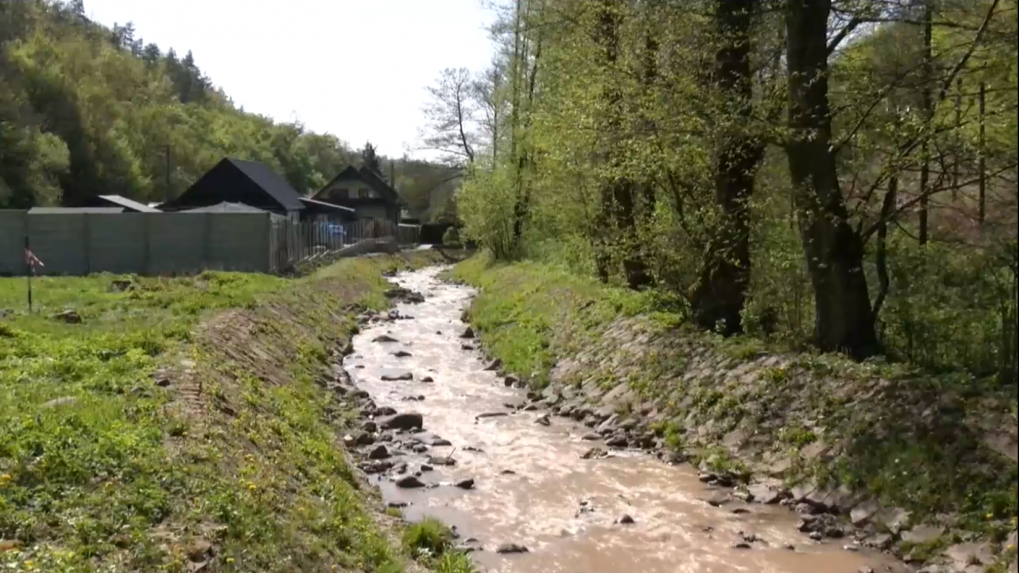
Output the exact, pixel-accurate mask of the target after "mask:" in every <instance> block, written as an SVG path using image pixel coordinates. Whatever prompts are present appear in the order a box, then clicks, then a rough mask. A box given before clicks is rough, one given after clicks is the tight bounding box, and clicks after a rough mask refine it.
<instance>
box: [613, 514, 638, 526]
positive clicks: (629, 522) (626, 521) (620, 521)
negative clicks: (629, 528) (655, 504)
mask: <svg viewBox="0 0 1019 573" xmlns="http://www.w3.org/2000/svg"><path fill="white" fill-rule="evenodd" d="M634 523H637V522H636V521H634V520H633V518H632V517H630V516H629V515H624V516H623V517H620V518H619V519H617V520H616V524H617V525H633V524H634Z"/></svg>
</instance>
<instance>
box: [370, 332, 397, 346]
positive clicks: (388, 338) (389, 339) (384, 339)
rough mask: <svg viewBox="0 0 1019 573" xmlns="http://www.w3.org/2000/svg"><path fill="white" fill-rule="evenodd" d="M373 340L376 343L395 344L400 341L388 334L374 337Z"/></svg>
mask: <svg viewBox="0 0 1019 573" xmlns="http://www.w3.org/2000/svg"><path fill="white" fill-rule="evenodd" d="M373 342H375V343H376V344H395V343H397V342H400V341H399V340H397V339H395V338H393V337H392V336H388V335H385V334H384V335H382V336H380V337H378V338H376V339H375V340H374V341H373Z"/></svg>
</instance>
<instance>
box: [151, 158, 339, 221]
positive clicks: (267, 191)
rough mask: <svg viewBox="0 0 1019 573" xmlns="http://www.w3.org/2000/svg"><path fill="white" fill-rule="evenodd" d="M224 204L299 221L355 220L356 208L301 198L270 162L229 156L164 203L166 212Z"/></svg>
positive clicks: (163, 206)
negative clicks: (264, 162)
mask: <svg viewBox="0 0 1019 573" xmlns="http://www.w3.org/2000/svg"><path fill="white" fill-rule="evenodd" d="M223 203H233V204H240V205H246V206H248V207H253V208H255V209H259V210H262V211H267V212H269V213H274V214H276V215H281V216H284V217H287V218H290V219H292V220H294V221H299V220H342V221H349V220H354V219H356V218H357V217H356V214H355V212H354V210H353V209H350V208H348V207H345V206H342V205H333V204H329V203H323V202H321V201H315V200H313V199H308V198H304V197H301V196H300V194H298V193H297V191H296V190H295V189H294V188H293V187H292V186H291V185H290V183H288V182H287V180H286V179H284V178H283V177H281V176H280V175H279V174H277V173H276V172H275V171H273V170H272V169H271V168H270V167H269V166H268V165H265V164H263V163H256V162H254V161H242V160H240V159H233V158H229V157H228V158H226V159H224V160H222V161H220V162H219V163H218V164H217V165H216V166H215V167H213V168H212V169H210V170H209V171H208V172H207V173H206V174H205V175H203V176H202V177H201V178H200V179H199V180H198V181H196V182H195V184H194V185H192V186H191V187H190V188H188V190H187V191H185V192H184V193H183V194H181V196H180V197H177V198H176V199H174V200H172V201H168V202H166V203H164V204H163V205H161V209H162V210H163V211H191V210H194V209H207V208H210V207H215V206H218V205H220V204H223Z"/></svg>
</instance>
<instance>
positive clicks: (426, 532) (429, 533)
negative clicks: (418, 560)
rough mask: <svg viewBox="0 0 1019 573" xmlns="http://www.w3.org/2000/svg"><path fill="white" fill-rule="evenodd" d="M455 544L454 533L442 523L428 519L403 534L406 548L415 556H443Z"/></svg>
mask: <svg viewBox="0 0 1019 573" xmlns="http://www.w3.org/2000/svg"><path fill="white" fill-rule="evenodd" d="M452 543H453V532H452V531H450V530H449V528H448V527H446V526H445V525H443V524H442V522H440V521H436V520H434V519H426V520H425V521H422V522H421V523H415V524H414V525H411V526H409V527H408V528H407V530H406V531H404V533H403V544H404V546H405V547H406V548H407V549H408V550H409V551H410V552H411V553H414V554H425V555H432V556H434V555H441V554H443V553H444V552H445V551H446V550H447V549H448V548H449V547H450V546H451V544H452Z"/></svg>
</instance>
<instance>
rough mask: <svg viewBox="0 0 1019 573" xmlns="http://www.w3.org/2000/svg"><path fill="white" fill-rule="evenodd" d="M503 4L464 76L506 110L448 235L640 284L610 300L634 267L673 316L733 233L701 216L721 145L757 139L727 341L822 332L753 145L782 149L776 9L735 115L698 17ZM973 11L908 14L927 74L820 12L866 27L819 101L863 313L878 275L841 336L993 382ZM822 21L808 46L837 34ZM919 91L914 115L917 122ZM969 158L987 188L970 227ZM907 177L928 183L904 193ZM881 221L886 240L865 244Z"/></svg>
mask: <svg viewBox="0 0 1019 573" xmlns="http://www.w3.org/2000/svg"><path fill="white" fill-rule="evenodd" d="M510 4H511V5H512V7H515V8H517V10H507V11H506V12H505V14H504V15H503V19H502V20H501V21H500V23H499V24H500V26H499V27H498V28H497V29H498V30H499V32H500V33H499V34H498V35H497V38H498V39H500V40H501V41H502V46H503V48H504V49H503V51H502V52H501V53H500V56H499V60H498V62H497V65H496V66H494V67H493V69H492V70H490V71H488V72H486V75H485V77H486V78H489V79H490V78H491V77H495V78H496V80H497V81H494V82H493V81H488V82H487V83H486V84H485V85H486V86H489V87H493V88H494V86H495V85H498V86H499V87H500V89H491V90H489V91H486V92H485V94H486V97H488V98H489V99H486V100H485V102H488V103H491V102H492V101H494V105H492V106H489V107H486V108H485V109H489V110H492V111H494V110H498V109H502V108H501V107H499V105H498V104H500V103H502V104H505V106H506V108H507V109H511V110H512V113H503V114H502V115H499V116H498V117H499V118H501V123H499V124H498V125H497V127H498V129H497V130H492V129H490V128H489V129H487V130H486V133H485V134H486V135H487V136H490V137H491V140H490V142H489V143H490V150H491V151H492V154H491V156H490V158H487V159H485V160H479V161H478V162H477V163H476V164H475V165H473V166H472V169H470V170H468V172H467V179H466V182H465V184H464V186H463V187H462V188H461V190H460V191H459V193H458V195H457V201H458V205H459V207H460V215H461V217H462V219H463V222H464V225H465V227H464V232H465V235H466V236H467V237H469V238H470V239H471V240H473V241H476V242H477V243H479V244H480V245H482V246H484V247H486V248H488V249H489V251H490V252H491V253H492V254H493V255H494V256H495V258H496V259H498V260H519V259H521V258H527V259H529V260H534V261H538V262H543V263H549V264H552V265H554V266H557V267H565V268H568V269H570V270H571V271H573V272H574V273H576V274H579V275H583V276H599V275H600V278H601V279H602V280H603V281H605V282H608V283H610V284H623V283H624V282H630V283H631V286H641V287H643V288H647V287H646V285H633V284H632V283H633V280H632V276H631V273H632V269H633V268H634V267H639V266H642V267H644V268H645V269H646V271H647V273H648V274H650V276H651V277H652V279H653V282H654V285H653V287H652V289H653V290H655V291H656V292H659V293H662V294H663V295H666V296H668V297H671V298H672V299H673V300H675V301H677V302H678V303H679V304H677V305H676V306H677V307H683V308H684V310H685V307H687V306H696V305H695V304H693V303H696V302H697V297H695V296H694V295H695V294H696V293H697V289H696V287H697V285H698V284H699V283H700V282H701V281H703V280H704V277H705V276H711V275H710V273H709V274H708V275H705V264H706V263H707V262H710V261H712V260H713V258H715V255H716V254H717V253H716V251H717V250H718V249H719V248H721V247H719V245H718V239H717V238H718V237H727V236H731V237H737V236H738V235H740V234H741V233H742V231H741V230H738V229H730V228H727V225H729V224H730V223H729V222H727V220H728V219H727V218H726V217H725V216H723V213H722V212H721V210H720V209H719V206H718V205H716V202H717V200H718V195H717V193H719V192H720V191H719V189H718V187H717V184H718V183H719V181H720V180H722V179H725V178H724V177H721V174H720V173H719V170H720V168H721V167H724V165H720V163H719V161H718V159H719V153H720V152H722V151H723V150H725V149H731V147H732V146H733V145H737V146H738V145H739V143H738V142H739V141H740V139H741V138H749V140H750V141H749V142H750V143H753V142H755V141H766V142H769V145H767V146H766V149H765V152H764V155H763V159H762V161H761V162H760V164H759V166H757V167H756V168H755V169H756V170H755V171H754V173H755V174H756V177H755V178H754V181H753V193H752V195H750V196H749V197H748V199H746V203H745V206H746V208H747V210H748V212H749V217H750V224H749V229H748V230H747V233H748V237H749V244H750V250H751V256H750V259H751V263H750V264H751V267H750V285H749V289H748V291H747V292H746V294H747V299H746V303H745V306H744V309H743V327H744V330H745V331H746V332H748V333H750V334H752V335H754V336H755V337H759V338H763V339H768V340H771V341H776V342H780V343H781V344H783V345H786V346H788V347H791V348H794V349H803V348H805V347H806V346H809V345H811V344H812V343H815V342H816V341H817V334H818V332H817V330H818V329H819V328H821V326H822V325H821V324H820V322H821V321H819V318H820V319H825V317H826V315H824V316H821V317H819V316H818V315H817V313H816V309H817V308H818V301H822V300H825V298H826V297H829V296H837V293H836V292H834V291H833V292H827V293H826V292H815V285H816V284H823V281H822V282H821V283H818V282H817V280H818V277H814V280H812V278H811V276H810V274H809V272H808V267H807V265H806V259H805V257H804V252H805V247H806V246H808V245H809V244H814V243H816V240H817V239H816V237H815V238H814V239H811V240H810V241H808V242H807V243H805V242H804V238H803V235H802V234H801V233H802V231H803V229H804V224H805V222H806V220H807V216H808V215H809V213H806V212H804V211H802V210H800V209H798V208H797V205H796V202H794V201H793V200H792V197H791V196H792V195H793V194H794V193H793V191H794V189H791V175H790V172H789V167H788V157H787V155H788V153H787V151H786V146H784V145H770V143H771V142H778V143H787V142H788V141H789V140H790V137H791V136H792V134H791V132H790V129H789V126H788V125H786V124H787V123H788V114H787V113H783V111H784V109H785V107H786V106H787V100H788V97H787V96H788V94H787V90H788V85H787V84H788V80H789V78H788V77H787V74H786V69H785V67H784V65H783V64H782V59H781V58H776V57H775V54H780V53H781V52H782V50H783V48H784V46H783V42H782V40H781V38H783V37H784V32H783V30H785V29H786V24H787V22H785V20H784V19H785V15H784V14H782V12H781V11H772V10H761V11H759V12H755V13H754V14H753V17H752V18H751V31H750V33H751V35H752V41H751V44H753V46H754V48H753V50H752V53H751V60H752V66H751V67H752V68H753V69H755V70H762V71H761V73H759V74H755V75H754V77H753V78H752V81H751V83H752V85H751V86H749V87H750V88H752V89H751V91H752V93H753V97H752V98H751V100H750V101H749V102H744V101H742V100H740V98H739V97H734V94H732V93H731V92H729V91H726V90H725V89H724V87H723V86H720V85H717V84H716V81H715V78H713V77H712V76H710V75H709V74H706V73H704V72H705V71H707V70H711V69H713V67H714V66H715V65H716V63H717V56H718V54H719V50H722V49H725V48H726V47H727V43H728V42H731V41H732V38H730V37H729V36H728V35H727V34H726V33H719V31H718V30H719V22H717V21H716V16H717V12H716V11H715V10H714V8H716V7H717V6H718V4H717V3H714V2H707V3H704V4H703V6H701V8H703V9H695V8H692V6H693V4H690V3H657V4H656V3H629V4H623V3H612V4H608V3H598V4H592V3H590V2H583V1H580V0H566V1H563V2H556V3H555V6H554V7H552V3H549V2H544V1H538V2H527V3H523V2H513V3H510ZM992 4H993V3H992V2H991V1H989V0H979V1H976V2H954V1H947V0H945V1H942V0H936V1H933V2H929V3H925V4H924V5H925V6H927V5H929V6H931V7H932V9H933V10H934V21H935V26H934V28H935V29H934V33H933V52H934V57H935V60H936V65H935V68H936V70H937V74H935V77H934V78H930V77H926V76H924V75H923V73H922V68H923V67H924V66H921V65H920V64H921V63H922V60H923V49H924V46H923V42H922V37H923V35H922V34H919V33H918V29H919V27H918V26H917V25H916V22H915V21H913V20H916V19H919V16H917V14H916V13H914V12H915V10H913V9H901V10H900V9H895V8H892V7H891V6H889V5H886V4H882V3H860V2H853V1H850V0H846V1H843V0H836V2H835V4H834V9H836V10H838V11H839V13H840V14H842V15H843V16H846V17H847V18H850V17H851V16H852V17H859V18H860V19H861V20H863V21H868V20H871V19H878V20H886V21H887V23H884V24H881V25H875V26H861V27H860V28H859V29H854V30H853V31H852V32H853V33H851V34H848V36H847V38H846V39H845V41H844V42H842V44H840V45H839V46H837V49H836V50H834V51H833V52H832V55H831V56H830V58H829V62H828V65H829V68H830V70H831V74H830V78H829V83H830V90H829V91H830V93H829V94H828V96H827V97H828V99H829V100H830V103H831V107H832V109H833V110H835V111H834V112H833V118H832V123H833V126H832V127H833V133H832V136H831V138H832V144H833V145H832V153H833V155H834V159H835V163H836V169H837V179H838V181H839V184H840V185H841V190H842V191H843V197H842V200H843V201H844V202H845V205H846V207H847V209H846V210H847V220H846V225H847V226H846V229H847V230H848V232H852V233H855V234H856V235H858V237H859V238H860V240H861V243H862V244H863V246H864V252H863V261H862V264H863V266H864V272H865V273H866V277H867V288H868V290H869V294H870V299H871V301H872V303H873V304H876V302H877V298H878V293H880V292H882V288H883V287H882V284H881V283H882V281H881V278H880V274H881V273H880V272H879V267H880V266H881V265H882V264H883V263H881V262H880V259H881V256H884V258H885V259H886V261H887V268H888V270H889V272H890V274H891V279H892V280H891V284H890V285H889V288H888V290H887V292H885V293H884V295H885V296H884V300H883V307H882V309H881V313H880V314H879V316H878V317H877V322H876V324H875V325H871V324H869V323H868V324H866V325H863V327H862V328H863V330H869V329H870V328H871V327H872V326H874V327H876V329H877V330H878V331H879V333H880V336H881V338H882V340H881V342H882V344H883V347H884V349H886V351H887V354H888V355H889V357H890V358H891V359H893V360H905V361H910V362H913V363H915V364H919V365H922V366H924V367H930V368H934V369H937V370H952V369H955V370H959V369H962V370H967V371H969V372H971V373H973V374H975V375H977V376H978V377H980V378H983V377H987V376H991V375H996V376H997V377H998V379H999V381H1000V382H1001V383H1002V384H1006V385H1008V384H1015V381H1016V372H1017V366H1016V362H1017V360H1016V358H1015V354H1016V353H1015V350H1014V349H1015V348H1016V347H1017V344H1016V342H1015V340H1016V335H1015V328H1014V327H1012V326H1010V325H1011V324H1012V323H1015V322H1016V320H1015V319H1014V316H1015V312H1016V311H1015V309H1016V306H1017V305H1016V299H1017V296H1016V294H1015V293H1014V291H1015V285H1016V282H1017V281H1016V278H1015V277H1016V271H1015V263H1014V262H1012V260H1014V257H1012V259H1009V258H1008V257H1007V256H1002V255H1001V252H1002V251H1003V250H1005V249H1007V247H1004V246H1003V245H1002V244H1003V243H1004V244H1006V245H1007V244H1014V240H1015V239H1014V237H1015V234H1014V231H1013V230H1006V229H1013V228H1014V227H1015V222H1016V208H1015V202H1014V200H1013V199H1014V190H1015V181H1014V179H1015V178H1014V171H1015V157H1016V144H1015V141H1016V139H1017V138H1016V133H1017V131H1016V130H1017V122H1016V114H1015V109H1014V99H1015V98H1014V94H1015V86H1016V78H1017V75H1016V70H1017V67H1016V63H1015V58H1014V49H1013V47H1012V42H1011V41H1010V38H1013V37H1014V33H1015V30H1016V26H1015V5H1014V3H1005V4H1000V5H999V6H998V10H997V11H996V12H995V13H994V14H991V15H990V16H991V17H990V18H989V19H988V24H987V29H986V31H985V32H986V33H984V34H982V35H979V36H978V39H979V45H978V46H976V48H975V49H974V50H970V47H971V46H972V44H973V41H974V31H975V30H978V29H980V27H981V24H982V23H983V22H984V20H985V18H987V16H988V10H989V9H990V7H991V6H992ZM607 6H611V7H610V8H609V7H607ZM911 19H912V20H911ZM607 23H611V24H612V25H611V26H610V25H608V24H607ZM836 25H837V24H835V23H833V24H832V29H830V30H829V31H828V32H829V33H828V36H829V37H833V36H838V33H837V32H838V29H837V28H835V26H836ZM664 46H670V48H669V49H668V50H664V49H662V47H664ZM729 47H731V46H729ZM539 54H540V55H539ZM949 73H953V74H955V75H954V76H952V77H951V78H949V77H948V75H949ZM493 74H494V76H493ZM950 80H957V81H950ZM944 82H948V85H946V84H945V83H944ZM981 83H983V84H984V85H985V87H986V90H985V95H986V98H985V102H984V103H985V108H986V109H985V115H984V119H983V121H981V120H980V115H979V114H980V112H979V107H980V106H979V92H980V89H979V87H980V85H981ZM490 84H491V85H490ZM960 84H961V87H960ZM925 94H926V95H929V96H930V98H931V99H932V101H934V110H933V117H926V116H925V115H924V114H923V113H922V111H921V108H922V107H923V106H922V105H921V104H922V103H923V96H925ZM493 98H494V99H493ZM748 108H749V109H748ZM488 119H492V117H489V118H488ZM981 124H982V125H983V127H984V130H983V133H984V136H983V139H982V136H981V133H982V132H981ZM744 151H745V150H744ZM980 158H982V159H983V163H984V164H985V165H986V168H987V174H988V175H987V186H986V187H987V189H986V194H985V195H986V197H985V208H986V210H987V215H988V220H987V221H986V222H985V223H984V224H982V225H981V223H980V221H979V217H978V215H977V213H978V204H977V202H978V196H979V192H978V185H977V181H978V179H979V177H980V165H981V162H980ZM723 163H724V162H723ZM923 165H928V166H933V168H934V169H933V171H932V172H931V177H930V178H928V179H929V180H928V181H927V186H926V187H925V188H921V181H920V177H919V173H920V171H921V168H922V166H923ZM892 179H894V180H895V182H896V184H897V185H896V189H897V193H898V195H897V196H895V197H891V196H890V193H891V188H892V185H891V183H890V181H891V180H892ZM748 191H749V190H748ZM921 193H928V194H929V195H930V203H931V205H932V207H931V209H930V225H929V227H930V229H929V231H930V236H931V238H932V241H931V243H930V244H928V245H926V246H924V247H922V248H921V247H920V246H918V241H917V236H918V221H917V217H916V215H915V213H916V211H917V210H918V209H919V207H920V206H921V204H922V203H921V201H920V197H919V195H920V194H921ZM886 196H887V197H888V198H889V201H890V202H887V209H889V211H888V212H886V213H882V210H883V209H884V208H886V207H885V203H886V202H885V201H884V200H885V198H886ZM621 198H622V199H621ZM621 201H622V202H621ZM800 203H802V201H800ZM801 207H802V205H801ZM882 218H884V219H885V221H884V224H882ZM882 227H884V228H886V229H887V230H888V239H887V243H886V244H882V239H879V237H878V236H877V233H878V229H880V228H882ZM977 229H980V230H979V231H978V230H977ZM736 231H739V232H738V233H737V232H736ZM725 242H726V241H723V243H725ZM882 249H885V250H884V255H881V252H882ZM822 254H823V253H822ZM829 254H831V253H829ZM817 256H818V254H817V253H815V254H814V255H812V257H815V258H816V257H817ZM826 256H827V255H826ZM830 263H831V262H830V261H829V262H825V263H823V264H822V265H821V267H822V268H829V267H830ZM853 264H857V263H855V262H854V263H853ZM982 269H990V270H989V272H986V273H985V272H982ZM815 274H816V273H815ZM729 286H731V287H732V288H734V289H735V288H736V287H737V286H738V285H729ZM967 288H969V289H972V290H973V294H969V293H967V292H966V289H967ZM688 301H689V303H688ZM822 307H823V305H822ZM675 314H679V312H677V313H675ZM861 314H863V313H861ZM852 319H859V317H853V318H852ZM852 319H850V320H852ZM859 320H864V321H866V318H863V319H859ZM705 328H707V326H705ZM737 344H738V343H737ZM739 350H741V349H740V348H738V347H734V348H733V351H734V354H735V355H738V354H739V352H738V351H739ZM744 350H747V351H748V352H749V350H750V349H744Z"/></svg>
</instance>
